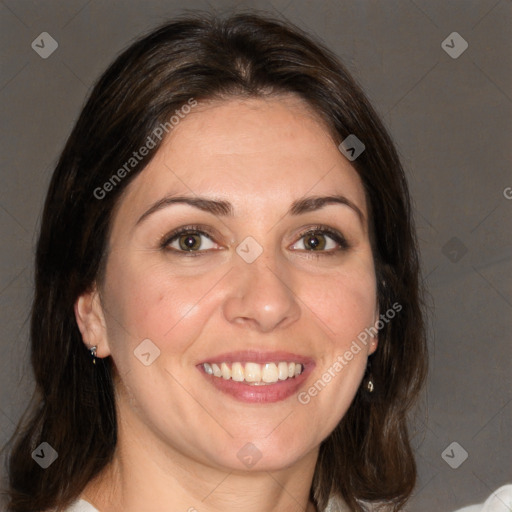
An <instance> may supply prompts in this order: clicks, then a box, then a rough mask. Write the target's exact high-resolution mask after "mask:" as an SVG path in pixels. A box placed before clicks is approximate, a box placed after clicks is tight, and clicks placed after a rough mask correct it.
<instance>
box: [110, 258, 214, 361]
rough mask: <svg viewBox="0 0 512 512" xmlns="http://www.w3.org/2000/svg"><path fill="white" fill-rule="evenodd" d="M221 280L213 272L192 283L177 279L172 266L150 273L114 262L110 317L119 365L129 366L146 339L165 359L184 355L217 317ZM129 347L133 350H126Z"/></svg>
mask: <svg viewBox="0 0 512 512" xmlns="http://www.w3.org/2000/svg"><path fill="white" fill-rule="evenodd" d="M221 277H222V276H221V275H217V273H216V272H213V273H210V274H205V275H203V276H201V277H196V278H194V279H193V280H191V279H190V277H188V278H186V277H177V276H173V275H172V274H171V272H169V268H168V266H164V265H154V266H152V267H150V268H148V267H144V266H143V265H137V264H132V265H130V264H129V263H127V262H120V261H115V260H114V259H113V260H112V265H111V271H110V274H108V278H107V286H108V288H107V294H106V296H107V297H108V302H107V308H106V309H107V315H106V316H107V326H108V338H109V344H110V346H111V347H110V348H111V351H112V355H113V357H114V359H115V360H116V364H119V363H121V362H122V361H123V360H124V361H126V354H131V353H132V351H133V349H135V348H136V347H137V346H138V345H139V344H140V343H141V342H142V340H144V339H150V340H151V341H152V342H153V343H155V344H156V346H157V347H159V349H160V350H161V351H162V352H164V351H165V354H171V353H172V354H181V353H183V351H184V350H185V349H186V348H187V346H188V345H190V344H191V343H192V342H193V340H194V339H195V337H196V336H197V334H198V333H199V331H200V330H201V328H202V326H203V325H204V323H205V321H206V319H207V318H208V317H209V316H210V315H211V314H212V310H213V307H214V306H213V304H212V305H211V306H210V304H211V302H212V299H213V298H214V297H215V290H214V288H215V285H216V283H218V282H219V279H220V278H221ZM109 317H110V320H111V321H109ZM127 345H129V346H130V349H131V350H126V349H127ZM128 364H133V361H128Z"/></svg>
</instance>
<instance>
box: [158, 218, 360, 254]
mask: <svg viewBox="0 0 512 512" xmlns="http://www.w3.org/2000/svg"><path fill="white" fill-rule="evenodd" d="M188 234H192V235H203V236H205V237H207V238H209V239H210V240H211V241H212V242H213V237H212V235H211V234H210V233H208V231H207V230H205V229H204V227H203V226H197V225H196V226H183V227H181V228H178V229H176V230H174V231H172V232H171V233H169V234H168V235H166V236H165V237H164V238H163V240H162V242H161V244H160V247H161V249H163V250H167V251H173V252H176V253H178V254H180V255H182V256H185V257H197V256H203V255H204V254H205V253H206V252H209V251H211V250H212V249H207V250H198V251H183V250H177V249H171V248H169V244H171V243H172V242H174V241H175V240H177V239H179V237H180V236H182V235H188ZM307 235H326V236H328V237H329V238H331V239H332V240H333V241H334V242H335V243H336V244H337V245H338V246H339V247H338V248H337V249H330V250H327V251H312V250H305V252H306V253H308V256H311V257H317V258H318V257H320V256H334V255H336V254H337V253H339V252H340V251H345V250H347V249H349V248H350V245H349V243H348V242H347V240H346V238H345V237H344V236H343V235H342V234H341V233H340V232H338V231H336V230H334V229H331V228H329V227H327V226H322V225H318V226H312V227H308V228H307V229H306V230H304V231H303V232H301V233H300V234H299V236H298V238H297V241H296V242H294V243H293V244H292V245H295V244H296V243H297V242H298V241H299V240H300V239H301V238H304V237H305V236H307ZM213 250H216V249H213Z"/></svg>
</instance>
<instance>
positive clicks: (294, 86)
mask: <svg viewBox="0 0 512 512" xmlns="http://www.w3.org/2000/svg"><path fill="white" fill-rule="evenodd" d="M281 93H295V94H296V95H298V96H300V97H301V98H303V99H304V100H305V101H306V102H307V103H308V104H309V105H310V106H311V107H312V108H313V110H314V111H316V112H317V113H318V115H319V116H320V117H321V118H322V119H323V120H324V121H325V123H326V125H327V126H328V127H329V129H330V130H331V132H332V133H333V134H334V135H335V138H336V139H337V143H340V142H341V141H342V140H343V139H345V138H346V137H347V136H348V135H350V134H355V135H356V136H357V137H358V138H359V139H360V140H361V141H362V142H363V143H364V144H365V146H366V150H365V151H364V152H363V153H362V154H361V155H360V156H359V157H358V158H357V160H355V161H354V162H353V165H354V167H355V169H356V170H357V172H358V174H359V176H360V178H361V180H362V182H363V185H364V187H365V190H366V194H367V197H368V201H369V207H370V211H371V217H372V220H371V223H372V226H371V228H372V232H373V235H372V238H373V250H374V260H375V267H376V272H377V280H378V298H379V306H380V311H381V312H385V311H387V310H388V309H389V308H391V307H392V305H393V304H394V303H399V304H400V305H401V306H402V310H401V311H400V313H399V314H397V315H396V317H395V318H394V319H393V320H392V321H391V322H389V323H386V324H385V325H384V327H383V328H382V330H381V331H380V333H379V347H378V350H377V351H376V352H375V354H374V355H373V356H371V360H372V371H373V375H374V380H375V386H376V391H375V392H374V393H373V394H372V395H369V394H368V393H366V392H365V391H364V390H363V389H362V388H361V389H360V390H359V391H358V392H357V394H356V397H355V399H354V401H353V403H352V404H351V406H350V409H349V410H348V412H347V414H346V415H345V416H344V418H343V419H342V420H341V422H340V423H339V425H338V426H337V427H336V429H335V430H334V432H332V434H331V435H330V436H329V437H328V438H327V439H326V440H325V441H324V442H323V443H322V445H321V447H320V455H319V458H318V462H317V466H316V470H315V474H314V480H313V485H312V489H311V499H312V500H313V501H314V502H315V504H316V505H317V507H318V509H319V510H323V509H324V508H325V506H326V504H327V501H328V500H329V498H331V497H334V496H338V497H341V498H343V499H344V500H345V501H346V503H347V504H348V506H349V508H350V509H351V510H353V511H363V510H365V505H364V502H366V501H368V502H386V503H389V504H391V506H392V508H393V510H398V509H400V508H401V507H402V506H403V504H404V503H405V501H406V500H407V498H408V497H409V496H410V494H411V492H412V489H413V487H414V484H415V479H416V468H415V462H414V458H413V453H412V450H411V446H410V442H409V436H408V430H407V421H406V420H407V418H406V414H407V411H408V410H409V409H410V406H411V405H412V403H413V401H414V399H415V398H416V396H417V394H418V392H419V390H420V388H421V385H422V383H423V380H424V377H425V374H426V362H427V355H426V343H425V333H424V320H423V313H422V303H421V289H420V283H419V266H418V257H417V245H416V241H415V235H414V230H413V226H412V218H411V208H410V201H409V195H408V189H407V184H406V180H405V176H404V172H403V170H402V167H401V164H400V162H399V158H398V156H397V153H396V150H395V149H394V146H393V143H392V141H391V140H390V137H389V136H388V134H387V132H386V130H385V128H384V127H383V125H382V123H381V122H380V120H379V118H378V116H377V114H376V113H375V111H374V110H373V109H372V107H371V106H370V104H369V102H368V100H367V99H366V97H365V96H364V94H363V93H362V91H361V89H360V88H359V87H358V86H357V84H356V83H355V81H354V80H353V78H352V77H351V76H350V75H349V73H348V72H347V70H346V69H345V68H344V67H343V66H342V65H341V64H340V62H339V61H338V59H337V58H336V57H335V56H334V55H333V54H332V53H331V52H330V51H329V50H327V49H326V48H324V47H323V46H322V45H320V44H318V43H315V42H313V41H312V40H311V39H310V38H309V37H308V36H306V35H305V34H303V33H302V32H301V31H300V30H299V29H297V28H296V27H293V26H291V25H290V24H289V23H285V22H282V21H278V20H273V19H269V18H267V17H264V16H260V15H255V14H238V15H234V16H231V17H228V18H226V19H219V18H216V17H213V16H210V15H204V14H197V15H193V16H187V17H185V18H182V19H179V20H177V21H173V22H171V23H168V24H166V25H164V26H163V27H161V28H159V29H157V30H155V31H153V32H152V33H150V34H149V35H147V36H146V37H144V38H142V39H140V40H139V41H137V42H136V43H134V44H133V45H132V46H130V47H129V48H128V49H127V50H126V51H124V52H123V53H122V54H121V55H120V56H119V57H118V58H117V59H116V60H115V62H114V63H113V64H112V65H111V66H110V67H109V68H108V69H107V71H106V72H105V73H104V74H103V76H102V77H101V78H100V80H99V82H98V83H97V85H96V86H95V88H94V89H93V91H92V93H91V95H90V97H89V99H88V101H87V103H86V105H85V107H84V108H83V111H82V113H81V115H80V118H79V119H78V121H77V123H76V126H75V127H74V129H73V132H72V133H71V136H70V137H69V140H68V141H67V144H66V146H65V148H64V150H63V152H62V155H61V157H60V160H59V162H58V164H57V167H56V169H55V172H54V174H53V177H52V180H51V183H50V187H49V191H48V195H47V198H46V203H45V207H44V213H43V217H42V222H41V230H40V236H39V241H38V246H37V255H36V272H35V297H34V301H33V309H32V320H31V362H32V366H33V370H34V374H35V381H36V391H35V398H34V404H33V406H32V407H31V408H30V410H29V412H28V413H27V416H26V419H25V420H24V421H22V422H21V423H20V426H19V427H18V430H17V432H16V433H15V435H14V436H13V440H12V442H13V447H12V449H11V453H10V457H9V468H8V473H9V489H8V491H7V494H8V497H9V505H8V506H9V510H10V511H12V512H33V511H34V510H46V509H51V508H58V509H61V508H63V507H65V506H67V505H69V504H70V503H71V502H72V501H73V500H74V499H76V498H77V497H78V496H79V495H80V493H81V491H82V490H83V489H84V487H85V486H86V484H87V483H88V482H89V481H90V480H91V479H92V478H93V477H95V476H96V475H98V473H99V472H100V471H101V470H102V469H103V468H104V467H105V466H106V465H107V464H108V463H109V461H111V460H112V457H113V453H114V450H115V447H116V428H117V427H116V414H115V401H114V389H113V381H112V374H111V370H112V368H111V361H110V358H107V359H104V360H98V362H97V364H96V365H92V364H91V360H90V356H89V353H88V352H87V349H86V347H85V346H84V344H83V342H82V339H81V335H80V332H79V330H78V327H77V325H76V321H75V316H74V312H73V304H74V303H75V301H76V299H77V298H78V296H79V295H81V294H82V293H84V292H85V291H87V290H88V289H90V288H91V286H92V285H93V284H94V282H95V281H97V280H98V279H99V276H100V272H101V268H102V262H103V260H104V256H105V254H106V248H107V242H108V234H109V225H110V221H111V218H112V214H113V211H114V208H115V206H116V204H117V203H118V201H119V197H120V194H121V193H122V191H123V190H124V189H125V187H126V186H127V185H128V183H129V182H130V181H131V180H132V179H133V178H134V177H135V176H136V175H137V174H138V173H139V172H141V171H142V170H143V168H144V166H145V165H146V164H147V163H148V162H149V161H150V160H151V158H152V157H153V155H154V154H155V152H156V151H157V149H158V147H159V141H157V143H156V145H155V148H154V149H153V150H152V151H151V152H150V154H148V155H147V156H146V157H144V158H143V159H142V160H141V162H140V164H139V165H138V166H136V167H135V168H134V169H133V170H131V172H129V173H127V175H126V176H124V178H123V179H122V180H120V181H119V183H116V186H115V187H112V189H111V190H109V193H108V194H104V195H103V194H102V196H103V197H102V198H100V199H98V197H97V196H98V193H97V192H96V193H95V191H97V190H98V187H100V188H101V187H102V186H103V184H104V183H106V182H107V181H108V180H109V179H110V178H111V177H112V175H113V173H114V172H115V171H116V169H119V168H120V167H121V166H122V165H123V163H124V162H127V161H128V160H129V158H130V157H131V156H132V152H133V150H134V149H136V148H139V147H141V146H143V145H144V144H145V142H146V140H147V138H148V137H149V136H151V134H152V133H153V130H154V129H155V128H156V127H157V126H158V125H159V124H160V123H165V122H166V121H168V119H169V116H170V115H172V113H174V112H175V111H176V110H177V109H179V108H180V107H181V106H183V105H184V104H186V103H187V102H188V101H189V100H190V99H191V98H194V99H195V100H197V101H201V100H208V99H226V98H229V97H233V96H243V97H262V96H266V95H272V94H274V95H275V94H281ZM43 441H46V442H48V443H49V444H50V445H51V446H52V447H54V448H55V450H56V451H57V452H58V453H59V454H60V456H59V457H58V458H57V460H56V461H55V462H54V463H53V464H52V465H51V467H50V468H48V469H46V470H43V469H41V468H40V467H39V466H38V465H37V464H36V463H35V462H34V461H33V460H32V458H31V453H32V451H33V450H34V448H35V447H37V446H38V445H39V444H40V443H41V442H43Z"/></svg>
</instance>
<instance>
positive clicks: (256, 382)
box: [203, 361, 304, 386]
mask: <svg viewBox="0 0 512 512" xmlns="http://www.w3.org/2000/svg"><path fill="white" fill-rule="evenodd" d="M203 369H204V371H205V373H207V374H208V375H213V376H214V377H217V378H219V379H225V380H229V379H233V380H234V381H235V382H244V383H246V384H249V385H250V386H265V385H268V384H274V383H276V382H278V381H283V380H288V379H293V378H295V377H297V376H299V375H300V374H301V373H302V372H303V371H304V366H303V365H302V364H301V363H294V362H286V361H279V362H278V363H264V364H259V363H253V362H249V363H245V364H244V363H242V362H235V363H227V362H222V363H220V365H219V364H216V363H203Z"/></svg>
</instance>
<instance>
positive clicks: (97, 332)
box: [74, 286, 110, 358]
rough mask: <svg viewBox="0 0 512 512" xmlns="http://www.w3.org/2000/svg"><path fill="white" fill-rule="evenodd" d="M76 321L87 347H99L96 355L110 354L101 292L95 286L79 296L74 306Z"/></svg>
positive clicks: (100, 356)
mask: <svg viewBox="0 0 512 512" xmlns="http://www.w3.org/2000/svg"><path fill="white" fill-rule="evenodd" d="M74 310H75V318H76V323H77V324H78V328H79V329H80V333H81V334H82V340H83V342H84V344H85V345H86V346H87V348H89V349H90V348H92V347H97V349H96V357H98V358H102V357H107V356H109V355H110V348H109V345H108V338H107V328H106V323H105V315H104V313H103V307H102V305H101V298H100V294H99V292H98V290H97V288H96V286H94V288H93V289H92V290H91V291H87V292H85V293H83V294H82V295H80V297H78V299H77V301H76V302H75V306H74Z"/></svg>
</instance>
